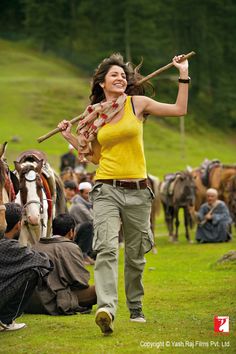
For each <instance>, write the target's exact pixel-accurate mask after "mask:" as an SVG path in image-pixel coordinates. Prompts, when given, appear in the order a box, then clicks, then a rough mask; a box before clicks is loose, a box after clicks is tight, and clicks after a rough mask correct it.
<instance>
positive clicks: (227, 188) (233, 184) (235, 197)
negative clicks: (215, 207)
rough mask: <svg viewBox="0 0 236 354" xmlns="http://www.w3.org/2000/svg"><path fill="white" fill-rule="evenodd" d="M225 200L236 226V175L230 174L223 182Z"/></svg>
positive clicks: (221, 188)
mask: <svg viewBox="0 0 236 354" xmlns="http://www.w3.org/2000/svg"><path fill="white" fill-rule="evenodd" d="M220 190H222V191H223V200H224V202H225V203H226V204H227V206H228V208H229V211H230V215H231V218H232V220H233V223H234V224H235V226H236V175H233V176H230V177H229V178H227V179H225V180H224V181H223V182H221V185H220Z"/></svg>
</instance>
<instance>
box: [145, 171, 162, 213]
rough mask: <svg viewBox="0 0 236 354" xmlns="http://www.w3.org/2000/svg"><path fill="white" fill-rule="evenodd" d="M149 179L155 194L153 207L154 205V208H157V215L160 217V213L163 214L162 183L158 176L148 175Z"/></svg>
mask: <svg viewBox="0 0 236 354" xmlns="http://www.w3.org/2000/svg"><path fill="white" fill-rule="evenodd" d="M148 177H149V179H150V180H151V182H152V190H153V193H154V195H155V198H154V200H153V205H154V208H155V215H156V216H159V215H160V212H161V197H160V184H161V181H160V179H159V178H158V177H156V176H152V175H148Z"/></svg>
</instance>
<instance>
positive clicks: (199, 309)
mask: <svg viewBox="0 0 236 354" xmlns="http://www.w3.org/2000/svg"><path fill="white" fill-rule="evenodd" d="M157 244H158V254H157V255H153V254H152V253H149V254H147V256H146V259H147V264H146V268H145V272H144V287H145V296H144V311H145V315H146V317H147V323H146V324H134V323H130V322H129V314H128V310H127V308H126V305H125V296H124V281H123V250H121V251H120V259H119V307H118V312H117V318H116V321H115V332H114V334H113V335H112V336H110V337H109V338H106V337H103V336H102V335H101V333H100V330H99V328H98V327H97V326H96V325H95V323H94V314H95V309H94V310H93V312H92V314H90V315H76V316H68V317H52V316H46V315H38V316H36V315H24V316H23V317H22V318H21V319H18V321H25V322H26V323H27V325H28V327H27V329H24V330H22V331H19V332H15V333H4V334H1V335H0V336H1V339H0V341H1V345H0V353H4V354H11V353H17V354H20V353H40V354H44V353H45V354H46V353H55V352H57V353H88V354H90V353H91V354H93V353H146V352H147V353H148V352H159V350H157V348H155V347H154V348H152V349H151V348H145V347H144V345H151V344H150V343H154V344H152V345H158V343H160V342H165V343H166V342H167V341H169V342H171V347H170V348H168V347H167V346H166V345H165V347H164V348H162V349H160V351H161V352H168V353H184V352H186V353H187V352H192V350H193V349H191V348H189V347H187V346H186V347H184V348H183V347H180V348H178V347H174V346H173V345H172V343H173V342H179V343H181V342H183V343H184V344H185V342H187V341H188V342H194V343H195V342H197V341H198V342H202V343H203V342H205V343H208V344H209V345H210V343H211V341H212V342H214V343H215V342H217V341H218V342H219V345H220V347H219V348H215V347H214V346H211V347H209V348H207V349H206V348H205V347H199V346H196V347H195V351H194V352H195V353H205V352H210V353H220V352H221V351H224V352H227V353H234V352H235V348H236V337H235V330H236V317H235V306H236V300H235V280H236V279H235V265H232V266H231V267H230V266H229V267H228V269H224V267H222V268H220V267H218V268H217V269H216V267H215V263H216V261H217V260H218V259H219V258H220V257H221V256H222V255H223V254H224V253H226V252H227V251H229V250H231V249H235V248H236V243H235V241H233V243H228V244H227V243H224V244H207V245H198V244H188V243H187V242H186V241H185V240H184V239H183V238H181V239H180V242H179V243H178V244H170V243H169V241H168V240H167V238H166V237H164V236H163V237H158V239H157ZM89 269H90V270H91V272H92V267H89ZM216 315H227V316H230V334H229V335H228V336H223V335H216V334H215V333H214V327H213V318H214V316H216ZM225 341H226V342H228V341H229V342H230V347H229V348H222V347H221V345H222V343H224V342H225ZM155 343H156V344H155ZM202 345H203V344H202ZM212 345H214V344H212Z"/></svg>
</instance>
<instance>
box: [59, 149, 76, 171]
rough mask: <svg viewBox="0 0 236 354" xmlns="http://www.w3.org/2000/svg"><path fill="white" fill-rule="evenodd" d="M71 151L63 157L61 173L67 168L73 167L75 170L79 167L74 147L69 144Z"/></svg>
mask: <svg viewBox="0 0 236 354" xmlns="http://www.w3.org/2000/svg"><path fill="white" fill-rule="evenodd" d="M68 148H69V151H68V152H67V153H65V154H64V155H62V156H61V164H60V171H61V172H62V171H63V170H64V169H65V168H67V167H71V168H72V169H73V170H74V169H75V167H76V165H77V158H76V156H75V155H74V152H73V151H74V147H73V146H72V145H71V144H69V146H68Z"/></svg>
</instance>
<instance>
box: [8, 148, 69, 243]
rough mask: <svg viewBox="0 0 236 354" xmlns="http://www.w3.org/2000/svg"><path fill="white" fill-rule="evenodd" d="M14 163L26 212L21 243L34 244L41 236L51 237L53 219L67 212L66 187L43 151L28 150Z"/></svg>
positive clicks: (21, 202)
mask: <svg viewBox="0 0 236 354" xmlns="http://www.w3.org/2000/svg"><path fill="white" fill-rule="evenodd" d="M14 164H15V173H16V174H17V175H18V176H19V181H20V192H19V193H18V194H17V198H16V202H18V203H20V204H21V205H22V206H23V210H24V212H23V225H22V230H21V234H20V238H19V241H20V243H21V244H22V245H27V244H28V245H32V244H35V243H36V242H37V241H38V240H39V238H40V237H51V229H52V220H53V218H54V217H55V215H58V214H59V213H63V212H65V211H66V202H65V197H64V190H63V184H62V182H61V181H60V178H59V176H57V174H56V173H55V171H54V170H53V169H52V168H51V166H50V165H49V163H48V162H47V159H46V156H45V154H44V153H43V152H41V151H38V150H28V151H25V152H23V153H22V154H20V155H19V156H18V158H17V160H16V161H14Z"/></svg>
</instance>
